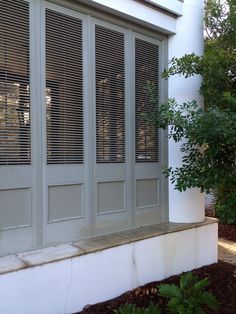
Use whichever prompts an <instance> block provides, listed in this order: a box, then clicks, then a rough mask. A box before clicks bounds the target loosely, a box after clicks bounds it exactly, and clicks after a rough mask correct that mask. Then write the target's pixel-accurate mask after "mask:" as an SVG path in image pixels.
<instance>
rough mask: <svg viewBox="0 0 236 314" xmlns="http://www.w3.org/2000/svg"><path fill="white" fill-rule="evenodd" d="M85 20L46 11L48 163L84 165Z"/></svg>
mask: <svg viewBox="0 0 236 314" xmlns="http://www.w3.org/2000/svg"><path fill="white" fill-rule="evenodd" d="M82 73H83V67H82V21H81V20H79V19H77V18H74V17H71V16H68V15H65V14H62V13H59V12H55V11H53V10H50V9H46V87H47V90H46V117H47V163H48V164H70V163H72V164H73V163H76V164H81V163H83V82H82V77H83V75H82Z"/></svg>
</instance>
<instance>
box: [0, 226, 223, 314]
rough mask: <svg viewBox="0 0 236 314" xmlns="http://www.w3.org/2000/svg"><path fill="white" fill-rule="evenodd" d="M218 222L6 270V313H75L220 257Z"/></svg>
mask: <svg viewBox="0 0 236 314" xmlns="http://www.w3.org/2000/svg"><path fill="white" fill-rule="evenodd" d="M216 239H217V223H212V224H209V225H203V226H200V227H197V228H192V229H188V230H184V231H180V232H175V233H169V234H165V235H161V236H157V237H153V238H149V239H145V240H141V241H137V242H134V243H130V244H125V245H121V246H118V247H115V248H110V249H106V250H102V251H99V252H97V253H91V254H87V255H82V256H79V257H75V258H68V259H65V260H63V261H60V262H54V263H49V264H44V265H41V266H35V267H30V268H27V269H23V270H19V271H14V272H11V273H7V274H5V275H1V276H0V295H1V302H0V313H4V314H21V313H22V314H67V313H68V314H69V313H75V312H77V311H80V310H81V309H82V308H83V307H84V306H85V305H87V304H94V303H97V302H102V301H104V300H108V299H111V298H114V297H117V296H119V295H120V294H122V293H124V292H126V291H128V290H131V289H133V288H136V287H138V286H140V285H144V284H146V283H148V282H151V281H154V280H161V279H163V278H166V277H169V276H171V275H173V274H178V273H181V272H183V271H188V270H191V269H193V268H198V267H201V266H203V265H208V264H212V263H215V262H216V261H217V241H216Z"/></svg>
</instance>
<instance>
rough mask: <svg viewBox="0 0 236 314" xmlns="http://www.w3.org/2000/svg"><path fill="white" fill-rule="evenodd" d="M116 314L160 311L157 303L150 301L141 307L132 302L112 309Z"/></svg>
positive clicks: (158, 312) (154, 312) (142, 313)
mask: <svg viewBox="0 0 236 314" xmlns="http://www.w3.org/2000/svg"><path fill="white" fill-rule="evenodd" d="M114 312H115V313H116V314H160V313H161V311H160V309H159V307H158V306H157V305H155V304H154V303H152V302H151V303H150V305H149V306H148V307H147V308H145V309H143V308H140V307H137V306H136V305H134V304H125V305H122V306H121V307H120V308H119V309H118V310H115V311H114Z"/></svg>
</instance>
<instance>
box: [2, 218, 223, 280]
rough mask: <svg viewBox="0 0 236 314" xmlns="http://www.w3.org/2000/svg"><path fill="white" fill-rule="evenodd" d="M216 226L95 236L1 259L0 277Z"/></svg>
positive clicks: (179, 226)
mask: <svg viewBox="0 0 236 314" xmlns="http://www.w3.org/2000/svg"><path fill="white" fill-rule="evenodd" d="M217 222H218V220H217V219H214V218H205V220H204V221H203V222H199V223H171V222H165V223H160V224H155V225H150V226H142V227H138V228H134V229H130V230H125V231H120V232H116V233H111V234H108V235H101V236H96V237H92V238H89V239H86V240H80V241H76V242H72V243H68V244H63V245H57V246H53V247H47V248H42V249H36V250H31V251H27V252H23V253H18V254H14V255H8V256H3V257H0V275H2V274H6V273H10V272H14V271H19V270H22V269H26V268H29V267H35V266H39V265H43V264H47V263H53V262H57V261H61V260H64V259H68V258H73V257H78V256H82V255H85V254H89V253H96V252H98V251H102V250H106V249H109V248H113V247H116V246H119V245H124V244H128V243H132V242H136V241H140V240H144V239H148V238H152V237H156V236H161V235H165V234H168V233H173V232H179V231H183V230H187V229H191V228H198V227H201V226H205V225H208V224H212V223H217Z"/></svg>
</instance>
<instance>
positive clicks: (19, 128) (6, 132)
mask: <svg viewBox="0 0 236 314" xmlns="http://www.w3.org/2000/svg"><path fill="white" fill-rule="evenodd" d="M29 77H30V74H29V4H28V3H27V2H25V1H20V0H9V1H0V165H17V164H30V158H31V156H30V149H31V145H30V94H29V80H30V79H29Z"/></svg>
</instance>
